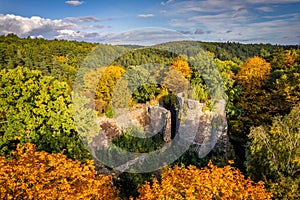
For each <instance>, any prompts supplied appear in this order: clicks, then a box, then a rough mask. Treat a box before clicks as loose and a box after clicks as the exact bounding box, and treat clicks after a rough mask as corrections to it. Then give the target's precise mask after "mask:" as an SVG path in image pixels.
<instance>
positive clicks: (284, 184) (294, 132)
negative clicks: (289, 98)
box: [246, 104, 300, 199]
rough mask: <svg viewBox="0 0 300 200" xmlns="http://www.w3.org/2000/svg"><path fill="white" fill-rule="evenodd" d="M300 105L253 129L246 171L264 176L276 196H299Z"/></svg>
mask: <svg viewBox="0 0 300 200" xmlns="http://www.w3.org/2000/svg"><path fill="white" fill-rule="evenodd" d="M299 130H300V104H298V105H297V106H295V107H294V108H293V109H292V111H291V112H290V114H288V115H286V116H285V117H283V118H281V117H275V119H274V120H273V124H272V126H270V127H268V126H259V127H256V128H253V129H252V130H251V132H250V134H249V139H250V141H249V143H248V145H247V146H248V151H247V162H246V167H247V172H248V174H249V175H250V176H251V178H252V179H254V180H259V179H263V180H264V181H265V182H266V183H267V186H268V188H269V189H270V190H271V191H272V193H273V194H274V196H275V198H276V199H299V198H300V194H299V189H300V133H299Z"/></svg>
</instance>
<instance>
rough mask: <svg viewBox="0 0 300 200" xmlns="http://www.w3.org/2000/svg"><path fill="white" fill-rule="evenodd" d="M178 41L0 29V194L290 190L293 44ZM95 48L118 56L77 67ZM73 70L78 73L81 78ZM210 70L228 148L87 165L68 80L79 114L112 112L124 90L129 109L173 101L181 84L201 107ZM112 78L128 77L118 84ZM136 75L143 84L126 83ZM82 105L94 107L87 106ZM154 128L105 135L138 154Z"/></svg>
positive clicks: (296, 78) (298, 127) (295, 157)
mask: <svg viewBox="0 0 300 200" xmlns="http://www.w3.org/2000/svg"><path fill="white" fill-rule="evenodd" d="M185 44H186V43H185V42H171V43H167V44H160V45H156V46H152V47H141V46H130V45H128V46H113V45H109V44H96V43H87V42H76V41H66V40H44V39H31V38H26V39H24V38H23V39H22V38H18V37H17V36H16V35H13V34H9V35H7V36H0V84H1V87H0V96H1V99H0V136H1V137H0V156H1V157H0V198H1V199H44V198H45V197H46V196H47V197H48V198H50V199H59V198H63V199H64V198H65V199H80V198H84V199H128V198H130V197H132V198H134V199H164V198H166V199H168V198H169V199H201V198H204V199H271V198H273V199H299V198H300V194H299V190H300V132H299V131H300V50H299V49H298V46H283V45H270V44H240V43H229V42H227V43H209V42H197V44H199V45H200V46H201V47H203V48H202V49H198V48H197V47H195V48H194V49H193V47H191V48H189V49H185V47H186V46H185ZM161 46H165V47H167V48H169V49H170V51H167V50H166V48H164V50H162V48H160V47H161ZM172 49H177V51H179V50H180V51H181V52H183V51H185V53H186V54H185V55H180V54H176V53H175V52H177V51H173V50H172ZM97 51H98V54H97V57H95V58H93V56H94V54H93V52H94V53H95V52H97ZM103 51H105V52H109V55H118V56H116V58H114V59H113V61H112V62H110V63H109V64H108V65H106V66H101V65H99V66H98V65H96V66H94V65H93V66H92V67H86V65H87V64H86V62H85V59H86V58H89V59H91V61H92V62H91V63H93V62H95V63H97V62H96V61H99V60H105V59H107V58H105V56H102V54H101V52H103ZM195 52H196V53H195ZM198 52H199V53H198ZM103 55H104V54H103ZM197 56H198V57H201V59H202V60H205V59H210V60H211V62H212V63H213V64H211V65H207V66H206V65H203V66H202V67H203V69H205V70H207V73H204V72H203V73H202V72H199V71H198V70H197V68H196V66H195V63H193V60H197V59H198V60H201V59H199V58H198V57H197ZM91 63H88V64H91ZM153 63H154V64H153ZM147 64H152V65H147ZM141 66H142V67H141ZM165 66H167V67H168V68H165ZM212 66H215V67H216V68H213V67H212ZM79 69H81V70H82V69H83V71H85V73H84V74H80V75H82V77H78V76H80V75H78V74H77V73H78V72H79ZM213 70H217V71H218V72H219V74H220V78H221V79H222V83H223V87H224V90H225V94H224V95H223V96H222V97H223V98H224V99H225V100H226V105H227V106H226V115H227V121H228V135H229V138H230V141H231V143H232V144H233V150H232V153H231V154H230V156H224V155H223V154H218V155H217V154H215V153H214V152H212V153H210V154H209V155H207V156H206V157H205V158H199V157H198V156H197V155H196V154H195V153H193V152H190V151H187V152H186V153H185V154H183V155H182V156H181V157H179V158H178V159H177V160H176V162H174V163H173V164H172V165H171V166H166V167H165V168H163V169H161V170H160V171H159V170H158V171H156V172H153V173H145V174H130V173H121V174H119V175H118V176H117V177H116V176H114V175H115V174H110V175H107V174H106V175H105V174H100V175H99V174H97V171H96V169H95V166H94V165H93V161H92V155H91V153H90V152H89V151H88V149H87V148H86V145H85V142H86V141H82V140H81V138H82V137H81V136H82V134H83V130H87V129H89V128H90V124H89V123H90V121H88V120H87V121H86V123H83V124H80V128H78V127H79V126H78V125H77V126H76V125H75V124H76V123H77V122H78V121H76V120H77V119H76V118H74V115H73V113H72V112H73V111H74V107H75V106H76V104H74V102H73V101H72V95H74V93H73V89H74V83H75V81H76V78H77V79H78V80H82V85H80V87H82V88H83V89H84V90H83V92H82V93H81V94H80V95H82V98H81V99H80V105H82V107H83V108H86V109H85V110H82V112H81V113H80V114H82V116H83V115H86V116H93V115H95V116H100V117H101V116H107V117H114V114H115V113H114V110H113V106H114V105H113V103H115V104H118V106H121V107H122V106H123V103H124V102H123V101H119V100H122V99H126V98H128V99H129V101H128V102H129V103H128V105H127V106H131V107H134V106H136V105H138V104H141V103H146V102H147V103H149V104H151V103H153V102H154V103H155V102H156V103H157V102H158V103H160V104H163V105H165V106H166V107H169V108H170V107H172V108H173V107H176V101H175V100H174V98H176V97H175V95H174V94H175V92H177V91H181V90H183V89H185V87H187V86H188V85H190V86H191V87H192V88H193V91H192V92H193V94H192V95H191V96H192V97H193V99H195V100H197V101H200V102H202V103H204V104H205V106H204V108H203V109H204V110H210V109H211V108H212V107H213V105H214V101H213V100H214V99H213V97H212V95H211V90H212V88H214V87H217V86H216V85H214V84H216V83H217V81H216V80H215V79H214V78H215V77H212V76H211V74H210V72H213ZM126 72H128V73H126ZM76 76H77V77H76ZM122 77H123V78H124V80H126V81H127V82H126V81H125V82H120V81H119V80H121V78H122ZM153 80H159V81H160V82H159V84H157V83H154V82H155V81H153ZM130 81H131V82H130ZM147 81H148V82H147ZM135 82H147V84H144V85H142V86H139V87H135V85H134V84H132V83H135ZM208 82H209V84H210V85H209V86H208V85H207V84H206V83H208ZM115 87H121V88H122V87H124V88H125V87H126V88H127V87H128V88H129V89H132V90H129V91H130V92H131V94H129V93H125V92H124V93H121V94H119V95H120V96H118V97H119V98H118V99H117V100H114V99H113V98H114V96H113V94H112V93H113V91H114V88H115ZM91 98H93V102H91V101H90V99H91ZM91 103H94V105H95V110H89V109H87V108H88V107H89V106H88V105H90V104H91ZM77 105H78V104H77ZM80 117H81V116H79V118H80ZM159 137H160V136H156V137H153V138H151V139H149V140H146V139H145V140H136V139H135V138H134V137H132V135H131V136H129V134H127V133H126V132H124V133H123V134H122V136H121V137H119V138H115V139H114V140H113V142H114V143H115V144H116V145H118V146H119V147H122V148H124V149H126V150H128V151H131V152H149V151H153V150H155V149H157V148H159V147H160V145H161V141H162V139H161V138H159ZM108 169H109V168H108ZM208 177H209V178H208Z"/></svg>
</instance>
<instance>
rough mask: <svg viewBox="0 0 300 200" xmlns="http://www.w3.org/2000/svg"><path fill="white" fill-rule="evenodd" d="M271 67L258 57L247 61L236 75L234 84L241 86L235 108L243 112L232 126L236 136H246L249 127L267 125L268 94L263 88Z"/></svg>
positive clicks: (268, 113) (268, 116)
mask: <svg viewBox="0 0 300 200" xmlns="http://www.w3.org/2000/svg"><path fill="white" fill-rule="evenodd" d="M270 72H271V66H270V63H268V62H266V61H265V60H264V59H262V58H260V57H257V56H255V57H253V58H250V59H248V60H247V61H246V62H245V63H244V64H243V65H242V66H241V68H240V70H239V71H238V73H237V75H236V83H237V84H238V85H239V86H241V89H242V91H241V94H240V96H239V98H238V99H237V103H236V107H237V108H238V109H241V110H242V111H243V114H242V115H240V116H238V117H237V119H236V122H234V121H233V120H232V122H234V123H235V124H232V125H231V127H232V132H233V133H234V134H235V135H236V136H238V137H239V136H246V135H247V134H249V132H250V127H251V126H254V125H255V126H258V125H261V124H263V123H268V122H269V121H268V120H270V118H271V117H270V106H269V104H270V103H269V102H270V98H271V96H270V92H268V91H267V90H266V89H265V88H266V87H265V85H266V83H267V81H268V80H269V78H270Z"/></svg>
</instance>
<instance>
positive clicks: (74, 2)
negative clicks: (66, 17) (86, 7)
mask: <svg viewBox="0 0 300 200" xmlns="http://www.w3.org/2000/svg"><path fill="white" fill-rule="evenodd" d="M65 3H66V4H69V5H71V6H79V5H81V4H83V3H84V1H66V2H65Z"/></svg>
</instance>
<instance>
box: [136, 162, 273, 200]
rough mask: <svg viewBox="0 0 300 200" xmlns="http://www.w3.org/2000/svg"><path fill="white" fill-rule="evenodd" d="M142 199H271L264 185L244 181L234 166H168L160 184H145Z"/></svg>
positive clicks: (141, 192)
mask: <svg viewBox="0 0 300 200" xmlns="http://www.w3.org/2000/svg"><path fill="white" fill-rule="evenodd" d="M139 193H140V196H139V197H138V199H140V200H146V199H147V200H149V199H170V200H171V199H188V200H192V199H195V200H196V199H203V200H206V199H271V197H272V195H271V193H269V192H266V191H265V187H264V183H263V182H258V183H254V182H253V181H251V180H250V179H245V178H244V176H243V175H242V174H241V172H240V171H239V170H237V169H235V168H233V167H231V166H229V165H228V166H225V167H223V168H217V167H216V166H214V165H212V164H211V163H209V165H208V167H205V168H204V169H198V168H196V167H195V166H189V167H188V168H185V167H184V166H181V167H179V166H175V167H174V168H173V169H171V168H169V167H167V168H165V171H164V172H163V173H162V180H161V181H160V182H159V181H158V180H157V179H156V178H154V179H153V183H152V185H150V183H149V182H146V184H145V185H144V186H142V187H141V188H140V189H139Z"/></svg>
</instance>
